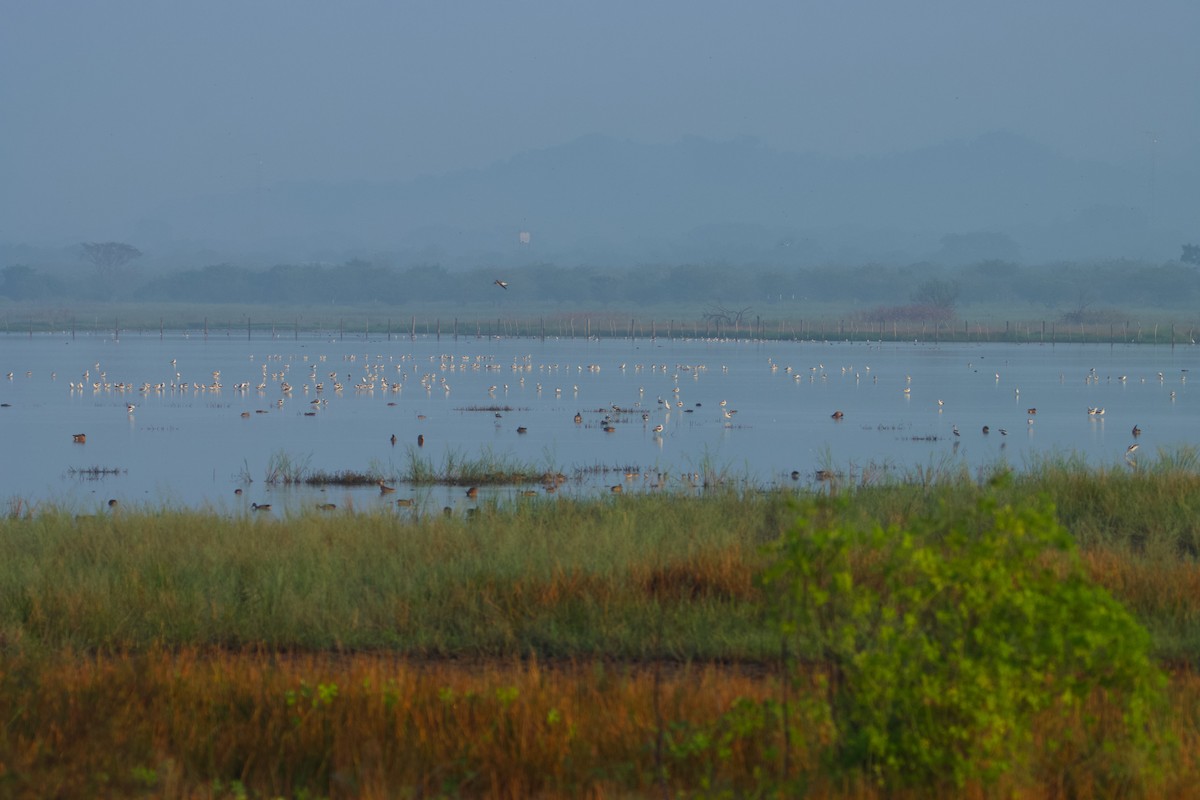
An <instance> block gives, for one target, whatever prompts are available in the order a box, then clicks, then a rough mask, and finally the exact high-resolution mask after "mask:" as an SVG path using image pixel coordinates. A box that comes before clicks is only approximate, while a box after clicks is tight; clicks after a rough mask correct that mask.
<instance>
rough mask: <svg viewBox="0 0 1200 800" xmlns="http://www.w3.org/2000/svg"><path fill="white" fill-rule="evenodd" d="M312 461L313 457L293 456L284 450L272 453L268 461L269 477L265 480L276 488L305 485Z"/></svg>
mask: <svg viewBox="0 0 1200 800" xmlns="http://www.w3.org/2000/svg"><path fill="white" fill-rule="evenodd" d="M311 460H312V456H311V455H307V456H304V457H298V456H292V455H289V454H287V453H285V452H284V451H282V450H278V451H276V452H274V453H272V454H271V457H270V458H269V459H267V475H266V479H265V480H266V483H267V485H268V486H276V485H279V484H283V485H289V484H295V483H303V482H304V476H305V473H307V472H308V464H309V462H310V461H311Z"/></svg>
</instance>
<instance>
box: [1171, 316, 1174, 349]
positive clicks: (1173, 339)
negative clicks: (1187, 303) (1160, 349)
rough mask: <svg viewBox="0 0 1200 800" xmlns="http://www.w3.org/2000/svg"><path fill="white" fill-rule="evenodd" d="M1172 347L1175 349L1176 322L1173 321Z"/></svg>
mask: <svg viewBox="0 0 1200 800" xmlns="http://www.w3.org/2000/svg"><path fill="white" fill-rule="evenodd" d="M1171 349H1172V350H1174V349H1175V323H1174V322H1172V323H1171Z"/></svg>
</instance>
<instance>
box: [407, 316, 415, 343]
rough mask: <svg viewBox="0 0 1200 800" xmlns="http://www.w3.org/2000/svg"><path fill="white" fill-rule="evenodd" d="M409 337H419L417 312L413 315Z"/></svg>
mask: <svg viewBox="0 0 1200 800" xmlns="http://www.w3.org/2000/svg"><path fill="white" fill-rule="evenodd" d="M408 338H409V339H416V338H417V315H416V314H413V316H412V325H411V327H410V328H409V332H408Z"/></svg>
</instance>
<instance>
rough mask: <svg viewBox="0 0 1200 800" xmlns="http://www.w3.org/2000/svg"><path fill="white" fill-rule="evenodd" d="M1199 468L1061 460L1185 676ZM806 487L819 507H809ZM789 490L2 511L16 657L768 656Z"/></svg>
mask: <svg viewBox="0 0 1200 800" xmlns="http://www.w3.org/2000/svg"><path fill="white" fill-rule="evenodd" d="M1198 490H1200V476H1197V475H1196V474H1194V473H1192V472H1190V471H1189V470H1185V469H1181V468H1173V469H1171V470H1169V471H1152V470H1147V471H1144V472H1138V473H1132V472H1129V471H1119V470H1111V471H1109V470H1096V469H1093V470H1085V469H1082V468H1079V469H1077V468H1075V467H1074V466H1072V465H1042V466H1040V467H1039V468H1038V471H1037V472H1036V473H1031V474H1027V475H1019V476H1016V477H1015V478H1014V479H1013V480H1012V481H1010V482H1009V485H1008V486H1007V487H1006V488H1003V489H1001V490H1000V491H1001V493H1002V499H1003V500H1005V501H1007V502H1009V503H1012V504H1013V505H1017V506H1019V505H1021V504H1022V503H1028V502H1032V500H1033V498H1035V497H1038V496H1041V495H1047V496H1049V497H1050V499H1051V500H1052V501H1053V502H1054V503H1055V505H1056V507H1057V509H1058V515H1059V518H1060V520H1061V521H1062V522H1063V523H1064V525H1065V527H1066V528H1067V529H1068V530H1070V531H1072V532H1073V533H1074V535H1075V537H1076V538H1077V540H1078V541H1079V543H1080V547H1081V552H1082V555H1083V557H1084V559H1085V562H1086V563H1087V565H1088V567H1089V569H1090V570H1091V574H1092V576H1093V577H1094V578H1095V580H1096V581H1097V582H1098V583H1099V584H1100V585H1102V586H1103V587H1104V588H1106V589H1108V590H1109V591H1110V592H1111V593H1112V594H1113V595H1114V596H1115V597H1116V598H1117V599H1118V600H1120V601H1121V602H1122V603H1123V604H1125V605H1126V606H1127V607H1128V608H1129V609H1130V610H1131V611H1132V612H1133V613H1134V614H1135V615H1136V616H1137V618H1138V619H1139V621H1141V622H1142V624H1143V625H1145V626H1146V627H1147V628H1148V629H1149V630H1150V631H1151V633H1152V634H1153V636H1154V643H1155V651H1156V653H1157V654H1158V656H1159V657H1160V658H1164V659H1167V660H1169V661H1171V662H1172V663H1186V664H1200V625H1198V624H1197V622H1198V620H1200V591H1196V589H1197V588H1200V561H1198V560H1197V557H1196V556H1195V552H1196V550H1195V543H1197V542H1200V491H1198ZM833 491H835V492H852V493H853V494H852V497H853V501H852V502H851V503H850V504H849V506H848V508H847V510H846V511H845V512H844V513H846V514H847V515H850V516H857V517H858V518H859V521H860V522H862V523H864V524H866V523H870V522H879V523H881V524H883V525H885V526H887V525H894V526H897V527H903V525H904V523H905V520H906V519H910V518H912V516H913V515H917V514H922V513H929V512H931V511H933V510H936V509H938V508H948V509H952V510H953V509H955V508H961V509H964V510H965V509H966V508H968V507H969V506H970V505H971V504H973V503H974V502H975V498H977V497H978V496H979V494H980V493H981V492H983V491H984V489H982V488H981V487H980V486H979V485H978V484H976V483H974V482H972V481H970V480H966V479H962V478H950V479H946V480H944V481H934V482H932V483H924V484H922V483H913V482H904V481H892V482H887V483H875V484H871V485H869V486H865V487H862V486H859V487H853V488H852V487H842V488H838V487H836V486H835V487H833ZM805 493H806V490H801V492H800V494H805ZM793 499H794V493H793V492H791V491H786V490H780V491H771V492H760V491H752V490H751V491H736V490H732V489H730V490H725V489H718V490H716V491H713V492H709V493H707V494H706V495H705V496H702V497H688V496H682V495H672V494H657V493H656V494H636V493H635V494H628V495H624V496H621V497H612V498H604V499H596V500H573V499H568V498H547V499H542V498H539V499H536V500H534V501H532V502H523V503H519V504H514V505H512V506H505V507H498V506H496V505H490V504H483V505H481V506H480V511H479V513H478V514H476V515H474V516H472V517H469V518H465V519H464V518H459V517H445V516H443V515H441V514H436V515H429V516H422V515H420V514H403V515H401V514H396V513H391V512H387V511H372V512H369V513H346V512H338V513H335V514H332V515H331V514H328V513H319V512H315V511H314V512H312V513H303V514H298V515H293V516H287V517H285V518H282V519H280V518H262V517H256V516H252V515H249V514H246V515H241V516H220V515H217V514H212V513H204V512H193V511H172V510H168V509H156V508H144V509H138V508H129V507H122V508H120V509H117V510H114V511H113V512H112V513H109V514H106V515H100V516H91V517H82V518H81V517H76V516H74V515H72V514H69V513H66V512H64V511H60V510H56V509H39V510H37V511H33V510H31V509H29V507H28V506H25V505H24V504H15V505H12V506H11V508H13V509H14V513H13V514H12V515H10V516H9V517H7V518H3V519H0V644H2V645H3V646H4V647H7V648H13V647H17V648H42V647H45V648H50V649H57V648H60V647H76V648H84V649H86V648H93V647H118V648H139V647H144V646H147V645H148V644H150V643H155V642H158V643H163V644H167V645H170V646H185V645H200V646H205V645H220V646H230V647H243V646H249V645H263V646H268V647H273V648H288V649H301V650H323V649H328V648H347V649H356V650H359V649H386V650H389V651H400V652H404V653H410V654H419V655H424V656H446V655H472V656H514V655H528V654H529V653H538V654H540V655H542V656H545V657H588V656H593V655H603V656H612V657H620V658H630V659H645V658H669V659H676V660H689V659H691V660H695V659H733V660H748V661H756V662H763V661H767V660H770V659H771V658H772V657H773V655H774V653H775V651H776V647H777V644H776V642H775V640H774V637H773V635H772V634H771V629H770V625H769V624H768V623H767V615H766V613H765V611H764V608H763V600H764V598H763V593H762V590H761V589H760V587H759V584H758V581H757V577H756V576H757V575H758V574H759V573H760V572H761V571H762V569H763V567H764V565H765V559H766V555H765V554H764V551H763V548H762V545H763V544H765V543H767V542H769V541H773V540H774V539H776V538H778V536H779V535H780V534H781V532H782V531H783V530H785V529H786V528H787V527H788V526H789V525H790V524H791V522H792V520H793V517H794V510H793V508H792V506H791V505H790V503H791V501H792V500H793Z"/></svg>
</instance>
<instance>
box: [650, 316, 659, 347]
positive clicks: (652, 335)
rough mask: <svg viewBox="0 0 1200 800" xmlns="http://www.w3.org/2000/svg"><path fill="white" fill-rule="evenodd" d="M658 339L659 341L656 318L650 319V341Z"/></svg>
mask: <svg viewBox="0 0 1200 800" xmlns="http://www.w3.org/2000/svg"><path fill="white" fill-rule="evenodd" d="M656 339H658V331H657V330H656V329H655V325H654V318H653V317H652V318H651V319H650V341H652V342H653V341H655V340H656Z"/></svg>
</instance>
